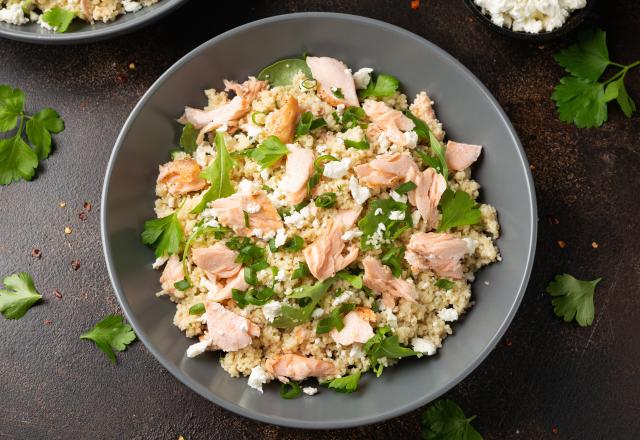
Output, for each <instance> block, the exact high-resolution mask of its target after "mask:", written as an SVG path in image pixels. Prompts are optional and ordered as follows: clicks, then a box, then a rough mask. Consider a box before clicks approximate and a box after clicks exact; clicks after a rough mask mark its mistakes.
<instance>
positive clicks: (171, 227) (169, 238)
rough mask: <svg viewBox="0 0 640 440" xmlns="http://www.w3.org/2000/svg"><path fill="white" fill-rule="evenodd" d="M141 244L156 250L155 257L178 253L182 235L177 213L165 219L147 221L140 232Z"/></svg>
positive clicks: (182, 238)
mask: <svg viewBox="0 0 640 440" xmlns="http://www.w3.org/2000/svg"><path fill="white" fill-rule="evenodd" d="M141 237H142V243H144V244H146V245H148V246H151V247H154V248H155V249H156V251H155V253H156V257H158V258H159V257H162V256H166V255H173V254H177V253H178V252H180V247H181V246H182V242H183V240H184V233H183V232H182V226H181V225H180V220H178V211H175V212H174V213H173V214H170V215H168V216H166V217H162V218H156V219H153V220H147V221H146V222H144V230H143V231H142V235H141Z"/></svg>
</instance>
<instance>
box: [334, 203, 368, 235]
mask: <svg viewBox="0 0 640 440" xmlns="http://www.w3.org/2000/svg"><path fill="white" fill-rule="evenodd" d="M361 212H362V206H358V207H357V208H355V209H341V210H340V211H338V212H337V213H336V215H334V216H333V221H334V223H335V224H337V225H341V226H342V229H343V230H344V231H348V230H349V229H351V228H352V227H353V225H355V224H356V221H357V220H358V217H360V213H361Z"/></svg>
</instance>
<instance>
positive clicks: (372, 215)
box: [358, 199, 413, 250]
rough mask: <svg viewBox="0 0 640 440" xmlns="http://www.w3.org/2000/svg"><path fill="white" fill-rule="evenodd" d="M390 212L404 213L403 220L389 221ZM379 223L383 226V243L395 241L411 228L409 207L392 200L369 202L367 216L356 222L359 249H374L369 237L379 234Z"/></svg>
mask: <svg viewBox="0 0 640 440" xmlns="http://www.w3.org/2000/svg"><path fill="white" fill-rule="evenodd" d="M391 211H402V212H404V219H403V220H391V219H389V214H390V213H391ZM376 212H377V213H378V214H376ZM380 223H382V224H383V225H384V230H383V231H382V238H383V239H384V241H390V240H395V239H396V238H398V237H399V236H400V235H401V234H402V233H403V232H404V231H406V230H408V229H410V228H411V226H413V223H412V222H411V213H410V212H409V206H408V205H407V204H406V203H402V202H396V201H395V200H393V199H376V200H373V201H372V202H370V203H369V209H368V210H367V214H366V215H365V216H364V217H363V218H362V219H360V221H358V228H360V230H361V231H362V237H360V248H361V249H363V250H368V249H372V248H373V247H374V246H373V244H372V241H371V237H372V236H373V235H374V234H376V233H378V232H379V230H378V228H379V226H378V225H379V224H380Z"/></svg>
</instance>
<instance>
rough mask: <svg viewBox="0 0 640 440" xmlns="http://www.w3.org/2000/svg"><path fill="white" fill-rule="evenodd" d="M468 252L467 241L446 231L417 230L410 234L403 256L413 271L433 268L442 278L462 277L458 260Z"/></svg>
mask: <svg viewBox="0 0 640 440" xmlns="http://www.w3.org/2000/svg"><path fill="white" fill-rule="evenodd" d="M467 253H469V246H468V244H467V242H466V241H465V240H463V239H461V238H457V237H455V236H453V235H450V234H446V233H435V232H428V233H425V232H418V233H415V234H413V235H412V236H411V239H410V240H409V245H408V246H407V252H406V253H405V255H404V257H405V259H406V260H407V261H408V262H409V264H410V265H411V269H413V270H414V271H424V270H429V269H431V270H433V271H434V272H435V273H436V274H437V275H438V276H440V277H444V278H453V279H460V278H462V264H461V262H460V260H461V259H462V257H463V256H464V255H465V254H467Z"/></svg>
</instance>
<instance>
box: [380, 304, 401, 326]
mask: <svg viewBox="0 0 640 440" xmlns="http://www.w3.org/2000/svg"><path fill="white" fill-rule="evenodd" d="M381 303H382V301H381ZM382 306H384V304H382ZM380 310H382V314H383V315H384V317H385V318H386V320H387V324H389V327H391V328H392V329H397V328H398V317H397V316H396V315H394V314H393V310H392V309H391V308H389V307H384V308H382V307H381V308H380Z"/></svg>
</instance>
